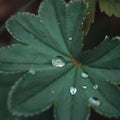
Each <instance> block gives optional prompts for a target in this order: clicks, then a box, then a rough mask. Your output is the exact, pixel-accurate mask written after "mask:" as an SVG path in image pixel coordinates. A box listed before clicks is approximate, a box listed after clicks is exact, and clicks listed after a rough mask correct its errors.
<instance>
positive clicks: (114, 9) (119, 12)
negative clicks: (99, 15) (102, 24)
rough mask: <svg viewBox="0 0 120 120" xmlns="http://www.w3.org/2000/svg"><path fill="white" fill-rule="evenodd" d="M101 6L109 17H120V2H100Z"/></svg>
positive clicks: (116, 0) (119, 0)
mask: <svg viewBox="0 0 120 120" xmlns="http://www.w3.org/2000/svg"><path fill="white" fill-rule="evenodd" d="M99 5H100V9H101V11H102V12H105V13H106V14H107V15H109V16H112V15H114V16H116V17H120V0H99Z"/></svg>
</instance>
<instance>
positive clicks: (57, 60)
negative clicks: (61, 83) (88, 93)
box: [51, 37, 100, 106]
mask: <svg viewBox="0 0 120 120" xmlns="http://www.w3.org/2000/svg"><path fill="white" fill-rule="evenodd" d="M69 40H72V38H71V37H69ZM52 65H53V66H55V67H64V66H65V65H66V62H65V59H64V58H63V57H61V56H56V57H54V58H53V59H52ZM81 77H82V78H84V79H87V78H88V77H89V76H88V74H87V73H85V72H82V73H81ZM98 87H99V86H98V85H97V84H95V85H94V86H93V89H95V90H97V89H98ZM82 88H83V89H87V88H88V87H87V85H83V86H82ZM51 93H52V94H54V91H51ZM76 93H77V88H76V87H73V86H72V87H70V94H71V95H75V94H76ZM89 103H90V104H92V105H94V106H99V105H100V100H99V99H98V98H97V97H90V98H89Z"/></svg>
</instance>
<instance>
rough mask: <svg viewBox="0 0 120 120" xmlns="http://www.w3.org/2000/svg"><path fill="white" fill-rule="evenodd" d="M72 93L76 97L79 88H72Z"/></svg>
mask: <svg viewBox="0 0 120 120" xmlns="http://www.w3.org/2000/svg"><path fill="white" fill-rule="evenodd" d="M70 93H71V94H72V95H75V94H76V93H77V88H75V87H70Z"/></svg>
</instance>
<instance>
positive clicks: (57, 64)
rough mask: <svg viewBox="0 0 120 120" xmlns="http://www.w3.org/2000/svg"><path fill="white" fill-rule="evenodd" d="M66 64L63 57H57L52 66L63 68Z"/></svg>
mask: <svg viewBox="0 0 120 120" xmlns="http://www.w3.org/2000/svg"><path fill="white" fill-rule="evenodd" d="M65 64H66V63H65V59H64V58H63V57H61V56H56V57H55V58H53V59H52V65H53V66H55V67H63V66H65Z"/></svg>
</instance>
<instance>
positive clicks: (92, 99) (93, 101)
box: [89, 97, 101, 106]
mask: <svg viewBox="0 0 120 120" xmlns="http://www.w3.org/2000/svg"><path fill="white" fill-rule="evenodd" d="M89 102H90V104H92V105H95V106H100V104H101V102H100V100H99V99H98V98H96V97H90V98H89Z"/></svg>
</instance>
